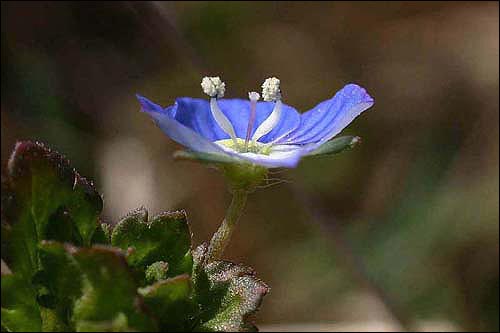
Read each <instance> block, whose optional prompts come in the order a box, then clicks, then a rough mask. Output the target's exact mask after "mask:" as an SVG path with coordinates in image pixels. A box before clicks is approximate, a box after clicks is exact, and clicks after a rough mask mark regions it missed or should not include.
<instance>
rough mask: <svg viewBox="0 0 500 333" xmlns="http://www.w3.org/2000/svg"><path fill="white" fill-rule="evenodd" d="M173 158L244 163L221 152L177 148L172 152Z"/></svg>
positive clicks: (217, 162)
mask: <svg viewBox="0 0 500 333" xmlns="http://www.w3.org/2000/svg"><path fill="white" fill-rule="evenodd" d="M174 158H176V159H180V160H188V161H197V162H205V163H212V164H220V163H246V162H245V161H243V160H238V159H235V158H231V157H229V156H226V155H222V154H213V153H201V152H196V151H192V150H178V151H176V152H174Z"/></svg>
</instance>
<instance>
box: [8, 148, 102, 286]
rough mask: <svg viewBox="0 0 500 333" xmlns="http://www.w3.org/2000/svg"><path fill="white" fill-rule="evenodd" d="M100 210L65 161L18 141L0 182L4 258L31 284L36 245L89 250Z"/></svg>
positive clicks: (97, 198) (93, 194) (88, 186)
mask: <svg viewBox="0 0 500 333" xmlns="http://www.w3.org/2000/svg"><path fill="white" fill-rule="evenodd" d="M101 210H102V199H101V197H100V195H99V194H98V193H97V192H96V191H95V189H94V188H93V186H92V184H91V183H89V182H88V181H87V180H86V179H85V178H83V177H81V176H80V175H79V174H78V173H77V172H76V171H75V170H74V169H73V168H72V167H71V166H70V164H69V162H68V161H67V160H66V159H65V158H64V157H62V156H61V155H60V154H58V153H57V152H54V151H52V150H50V149H48V148H47V147H45V146H44V145H42V144H40V143H34V142H19V143H17V144H16V147H15V148H14V151H13V153H12V155H11V157H10V159H9V162H8V165H7V177H5V178H4V179H3V180H2V224H4V223H8V224H9V227H5V229H8V235H6V237H4V236H3V235H2V258H3V259H4V260H5V261H6V263H7V264H8V265H9V267H10V268H11V269H12V271H13V272H14V273H15V274H20V275H22V276H23V278H24V279H26V280H29V279H31V277H32V275H33V274H34V273H35V272H36V271H37V270H38V258H37V251H38V248H37V245H38V242H39V241H40V240H43V239H53V240H58V241H69V242H72V243H74V244H77V245H80V244H82V245H89V244H90V241H91V239H92V235H93V233H94V231H95V230H96V227H97V216H98V215H99V213H100V212H101ZM2 229H4V228H2ZM2 231H3V230H2Z"/></svg>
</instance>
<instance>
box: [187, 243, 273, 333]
mask: <svg viewBox="0 0 500 333" xmlns="http://www.w3.org/2000/svg"><path fill="white" fill-rule="evenodd" d="M205 253H206V245H202V246H200V247H198V249H197V250H196V251H195V254H194V261H195V264H194V268H193V283H194V299H195V301H196V302H197V303H198V305H199V307H200V314H199V316H198V320H199V324H198V326H197V327H196V330H197V331H211V332H212V331H214V332H235V331H238V332H243V331H256V330H257V327H255V325H253V323H252V322H251V321H250V318H251V316H252V315H253V314H255V312H257V310H258V309H259V307H260V304H261V302H262V299H263V297H264V296H265V295H266V294H267V293H268V292H269V287H268V286H267V285H266V284H265V283H264V282H262V281H260V280H259V279H257V278H256V277H255V273H254V271H253V270H252V269H251V268H249V267H245V266H243V265H236V264H234V263H231V262H227V261H214V262H210V263H205V262H204V260H205V258H204V255H205Z"/></svg>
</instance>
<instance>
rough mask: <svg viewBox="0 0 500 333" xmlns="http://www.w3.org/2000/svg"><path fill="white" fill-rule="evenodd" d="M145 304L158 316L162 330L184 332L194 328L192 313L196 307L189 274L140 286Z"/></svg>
mask: <svg viewBox="0 0 500 333" xmlns="http://www.w3.org/2000/svg"><path fill="white" fill-rule="evenodd" d="M139 293H140V294H141V295H142V296H143V297H144V304H145V305H146V306H147V307H148V308H149V309H150V311H151V312H152V313H153V314H154V315H155V316H156V317H157V318H158V321H159V324H160V331H162V332H181V331H182V332H184V331H190V330H191V329H192V325H193V324H192V314H193V313H194V311H195V309H196V307H195V304H194V303H193V301H192V299H191V298H190V296H191V282H190V277H189V275H179V276H177V277H175V278H171V279H167V280H161V281H158V282H156V283H154V284H153V285H151V286H148V287H145V288H140V289H139Z"/></svg>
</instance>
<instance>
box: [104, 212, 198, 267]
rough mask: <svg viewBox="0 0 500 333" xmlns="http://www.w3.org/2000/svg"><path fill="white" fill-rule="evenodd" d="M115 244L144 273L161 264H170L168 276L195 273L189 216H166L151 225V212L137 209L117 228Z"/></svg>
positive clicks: (113, 240)
mask: <svg viewBox="0 0 500 333" xmlns="http://www.w3.org/2000/svg"><path fill="white" fill-rule="evenodd" d="M111 244H112V245H113V246H116V247H119V248H121V249H123V250H127V251H128V253H129V254H128V256H127V261H128V263H129V264H130V265H131V266H132V267H134V268H136V269H138V270H140V271H141V272H143V273H142V274H144V272H145V270H146V268H147V267H148V266H149V265H151V264H153V263H155V262H157V261H164V262H167V263H168V272H167V276H168V277H172V276H176V275H180V274H184V273H190V272H191V270H192V259H191V251H190V248H191V233H190V231H189V226H188V224H187V218H186V213H185V212H184V211H179V212H166V213H162V214H159V215H157V216H155V217H153V218H152V219H151V220H150V221H148V212H147V210H146V209H144V208H140V209H137V210H136V211H134V212H132V213H130V214H129V215H127V216H126V217H125V218H123V219H122V220H121V221H120V222H119V223H118V224H117V225H116V226H115V228H114V230H113V233H112V235H111Z"/></svg>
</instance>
